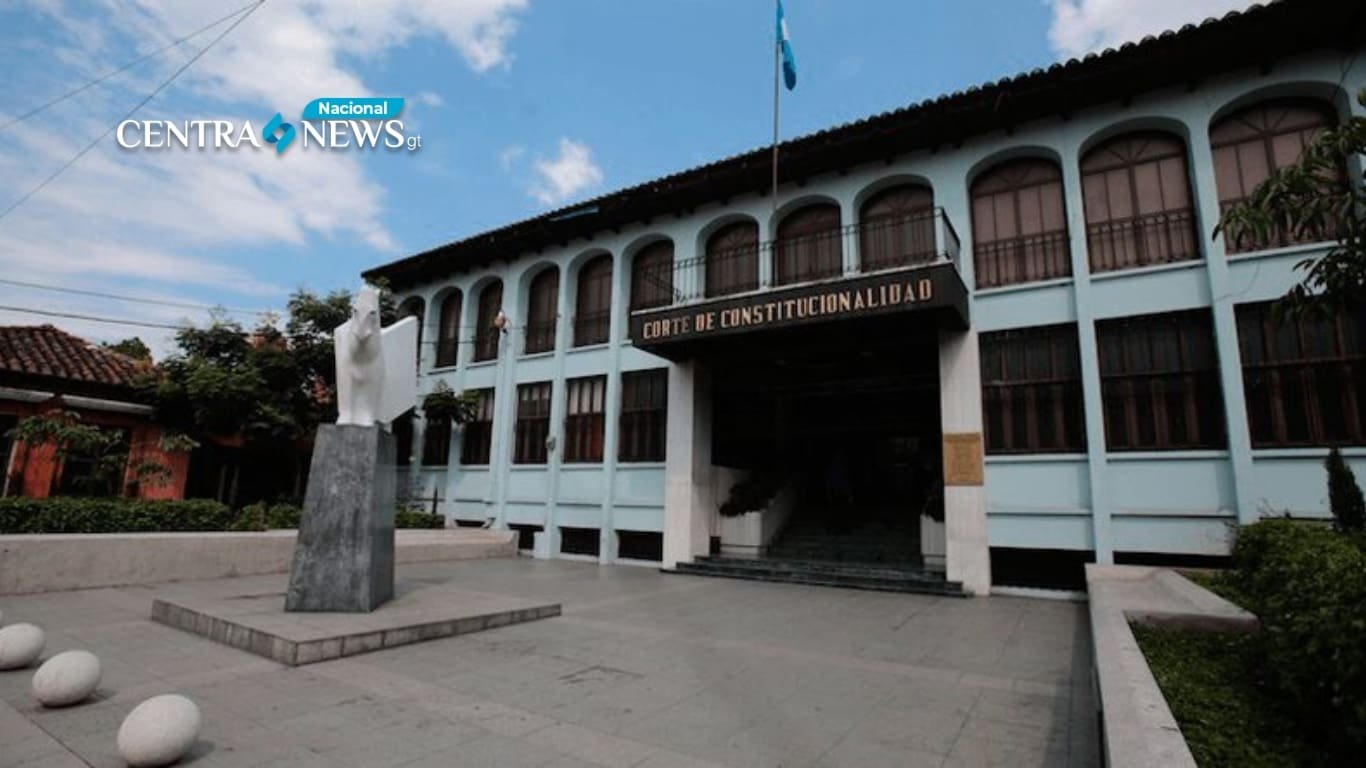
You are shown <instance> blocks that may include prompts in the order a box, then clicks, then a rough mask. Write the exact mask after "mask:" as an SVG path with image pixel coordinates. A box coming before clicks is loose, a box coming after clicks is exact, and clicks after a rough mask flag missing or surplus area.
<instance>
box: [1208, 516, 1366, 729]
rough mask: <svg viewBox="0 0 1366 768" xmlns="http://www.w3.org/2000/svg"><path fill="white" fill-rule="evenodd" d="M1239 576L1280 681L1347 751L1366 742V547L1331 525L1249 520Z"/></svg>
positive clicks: (1303, 722)
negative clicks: (1362, 546) (1257, 619)
mask: <svg viewBox="0 0 1366 768" xmlns="http://www.w3.org/2000/svg"><path fill="white" fill-rule="evenodd" d="M1233 560H1234V565H1235V571H1234V573H1233V574H1232V575H1231V581H1232V582H1233V584H1234V586H1235V587H1236V589H1237V591H1238V593H1239V594H1240V595H1241V596H1242V597H1243V602H1244V605H1245V606H1246V607H1247V608H1248V609H1249V610H1251V611H1252V612H1253V613H1255V614H1257V617H1258V618H1259V619H1261V622H1262V632H1261V633H1260V642H1259V645H1260V650H1261V652H1262V654H1263V656H1264V668H1265V669H1266V670H1268V679H1269V682H1270V684H1271V685H1272V686H1273V687H1274V688H1275V689H1276V691H1277V692H1278V693H1279V695H1280V696H1282V697H1283V698H1284V699H1285V700H1286V701H1287V703H1289V704H1290V708H1291V710H1292V711H1294V712H1295V713H1296V715H1297V720H1299V725H1300V727H1301V728H1304V729H1305V731H1306V732H1307V733H1311V734H1314V735H1315V736H1316V737H1317V738H1318V739H1319V740H1320V743H1324V744H1327V745H1329V747H1330V749H1332V750H1333V752H1335V753H1336V754H1337V755H1339V756H1347V755H1350V754H1359V752H1360V750H1363V749H1366V552H1363V550H1362V548H1361V547H1360V546H1359V544H1358V539H1355V538H1353V537H1348V536H1342V535H1340V534H1337V533H1335V532H1334V531H1332V530H1330V529H1329V528H1328V527H1326V526H1321V525H1315V524H1312V523H1304V522H1296V521H1292V520H1284V519H1281V520H1264V521H1262V522H1259V523H1256V524H1255V525H1251V526H1248V527H1247V528H1244V529H1243V530H1242V531H1241V532H1240V533H1239V535H1238V539H1237V542H1236V544H1235V545H1234V550H1233Z"/></svg>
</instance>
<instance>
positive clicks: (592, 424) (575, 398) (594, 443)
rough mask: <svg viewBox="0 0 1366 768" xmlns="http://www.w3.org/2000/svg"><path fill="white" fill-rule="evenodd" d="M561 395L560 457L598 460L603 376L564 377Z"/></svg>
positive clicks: (603, 406)
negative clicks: (562, 401) (562, 441)
mask: <svg viewBox="0 0 1366 768" xmlns="http://www.w3.org/2000/svg"><path fill="white" fill-rule="evenodd" d="M565 395H566V397H567V398H568V399H567V402H566V408H565V416H564V460H565V461H566V462H568V463H586V462H599V461H602V441H603V434H604V427H605V426H606V422H605V419H606V412H607V402H606V401H607V377H606V376H588V377H585V378H582V379H568V380H567V381H565Z"/></svg>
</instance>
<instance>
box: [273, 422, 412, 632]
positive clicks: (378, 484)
mask: <svg viewBox="0 0 1366 768" xmlns="http://www.w3.org/2000/svg"><path fill="white" fill-rule="evenodd" d="M395 451H396V447H395V440H394V436H393V435H392V434H390V433H389V432H388V431H386V430H384V429H382V428H380V427H377V426H368V427H362V426H355V425H339V424H324V425H322V426H320V427H318V434H317V438H316V440H315V441H314V443H313V462H312V464H311V465H310V468H309V472H308V492H307V495H306V496H305V497H304V511H303V518H302V519H301V520H300V522H299V540H298V543H296V544H295V545H294V563H293V567H292V568H291V570H290V575H289V592H288V593H287V595H286V596H285V610H286V611H336V612H350V613H355V612H361V611H373V610H374V609H376V608H378V607H379V606H380V604H382V603H384V602H385V601H387V600H389V599H390V598H392V597H393V596H394V504H395V494H394V491H395V487H394V483H395V479H396V475H395V458H394V457H395Z"/></svg>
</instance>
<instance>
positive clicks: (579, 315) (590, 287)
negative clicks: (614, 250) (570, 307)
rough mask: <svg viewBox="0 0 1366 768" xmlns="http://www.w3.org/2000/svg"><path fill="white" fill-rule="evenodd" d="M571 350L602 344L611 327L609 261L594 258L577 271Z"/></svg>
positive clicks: (610, 269)
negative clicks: (577, 295)
mask: <svg viewBox="0 0 1366 768" xmlns="http://www.w3.org/2000/svg"><path fill="white" fill-rule="evenodd" d="M574 306H575V310H574V346H576V347H582V346H586V345H588V344H602V343H603V342H605V341H607V336H608V333H609V331H610V329H611V327H612V257H611V256H609V255H607V254H605V253H604V254H602V255H601V256H595V257H593V259H592V260H591V261H589V262H588V263H587V264H584V265H583V268H582V269H580V270H579V298H578V301H576V302H575V305H574Z"/></svg>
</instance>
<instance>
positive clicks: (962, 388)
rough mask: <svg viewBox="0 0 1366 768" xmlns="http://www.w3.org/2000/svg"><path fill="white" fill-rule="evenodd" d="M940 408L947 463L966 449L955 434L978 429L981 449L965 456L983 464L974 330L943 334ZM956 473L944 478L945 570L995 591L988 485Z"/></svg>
mask: <svg viewBox="0 0 1366 768" xmlns="http://www.w3.org/2000/svg"><path fill="white" fill-rule="evenodd" d="M939 409H940V419H941V421H942V425H943V431H944V435H945V436H946V439H945V441H944V448H945V450H944V462H945V465H946V466H947V465H948V464H949V463H950V462H951V461H954V459H953V458H952V455H951V454H953V453H955V451H957V450H961V447H959V448H956V449H955V451H951V450H950V445H949V440H948V439H947V437H948V436H949V435H976V447H975V449H973V450H974V452H975V453H976V455H975V456H967V457H960V460H961V459H963V458H966V459H967V460H968V461H975V462H976V466H977V467H979V468H981V467H982V466H983V455H982V375H981V361H980V359H979V357H978V352H977V332H976V331H974V330H968V331H966V332H954V331H941V332H940V334H939ZM945 474H946V475H947V474H948V473H947V472H946V473H945ZM951 479H953V478H949V477H946V478H945V482H944V530H945V575H946V577H947V578H948V580H949V581H957V582H961V583H962V584H963V589H965V590H967V591H968V592H970V593H972V594H976V595H985V594H987V593H988V592H990V591H991V557H990V553H989V552H988V549H987V495H986V488H985V486H984V485H983V484H982V482H981V480H980V478H979V479H978V480H977V481H976V482H974V483H973V484H970V485H950V484H949V480H951Z"/></svg>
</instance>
